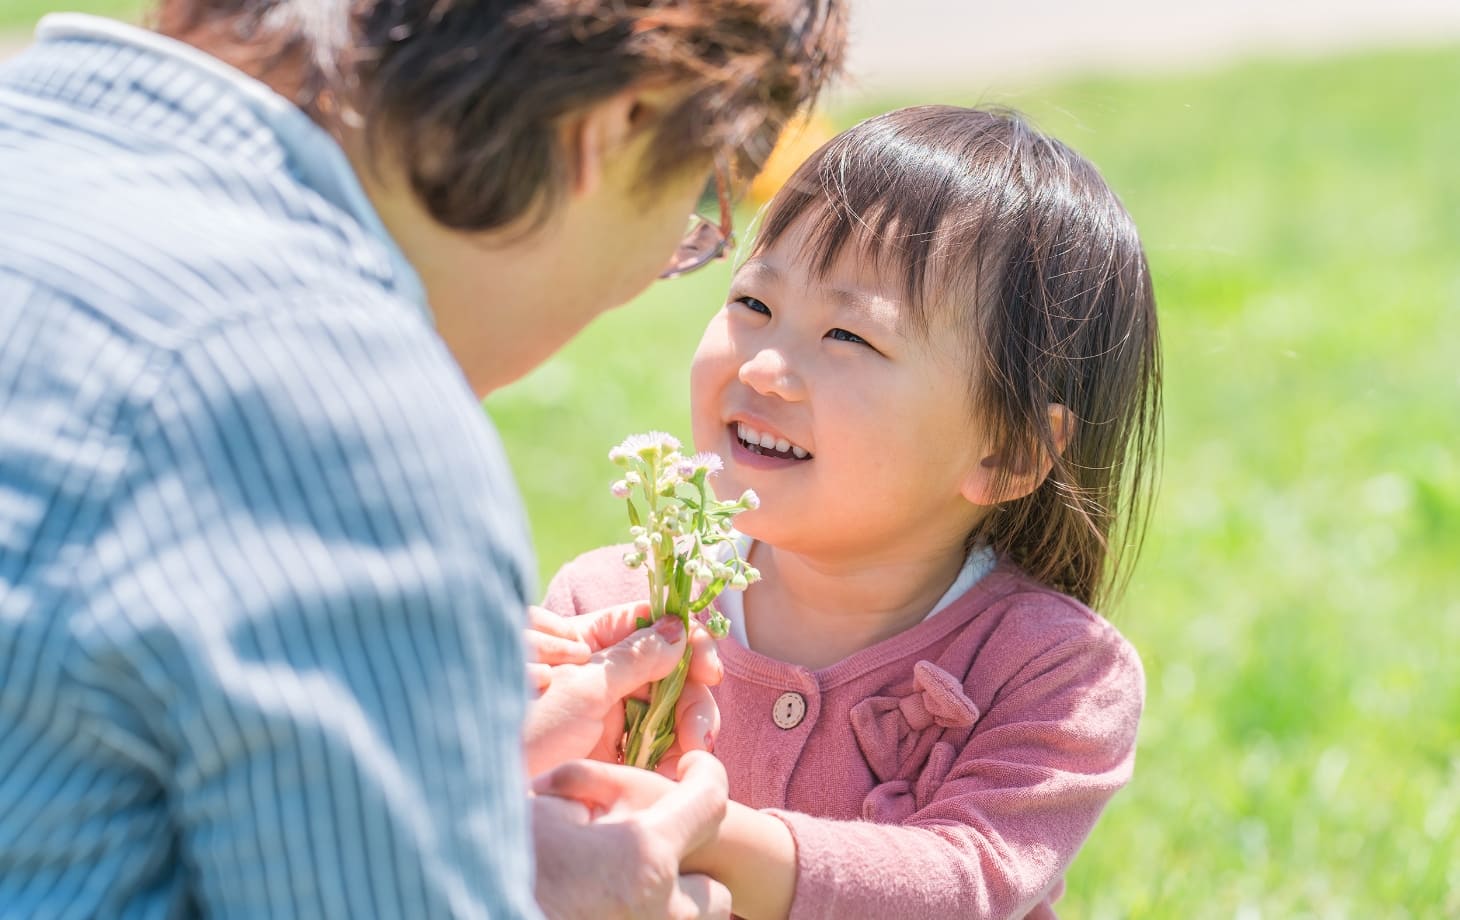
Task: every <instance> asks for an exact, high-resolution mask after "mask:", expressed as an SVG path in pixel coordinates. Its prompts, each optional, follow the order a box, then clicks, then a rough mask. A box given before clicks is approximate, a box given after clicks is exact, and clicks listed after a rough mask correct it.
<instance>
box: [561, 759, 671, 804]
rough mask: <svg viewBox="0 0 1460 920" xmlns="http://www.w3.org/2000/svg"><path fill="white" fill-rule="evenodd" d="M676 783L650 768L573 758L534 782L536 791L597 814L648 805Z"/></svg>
mask: <svg viewBox="0 0 1460 920" xmlns="http://www.w3.org/2000/svg"><path fill="white" fill-rule="evenodd" d="M673 787H674V783H673V782H672V781H671V780H668V779H665V778H664V777H662V776H659V775H657V774H655V773H650V772H649V771H648V770H641V769H639V768H638V767H627V766H623V765H620V764H609V763H600V762H599V761H596V760H570V761H568V762H567V763H565V764H562V765H561V766H558V767H554V768H553V769H551V770H549V771H548V772H546V773H543V774H541V775H540V776H538V777H536V778H534V779H533V781H532V791H533V792H535V793H537V794H538V795H551V796H557V797H558V798H563V799H572V800H573V801H575V802H580V803H582V804H583V805H585V806H587V807H588V808H589V809H590V810H591V811H592V812H593V813H594V814H595V815H599V814H603V813H606V812H610V811H612V810H613V809H614V808H615V807H617V806H624V807H628V808H644V807H646V806H648V805H651V804H653V803H654V802H655V801H656V800H658V799H660V798H661V797H662V796H664V795H665V794H666V793H667V792H668V791H669V790H670V789H671V788H673Z"/></svg>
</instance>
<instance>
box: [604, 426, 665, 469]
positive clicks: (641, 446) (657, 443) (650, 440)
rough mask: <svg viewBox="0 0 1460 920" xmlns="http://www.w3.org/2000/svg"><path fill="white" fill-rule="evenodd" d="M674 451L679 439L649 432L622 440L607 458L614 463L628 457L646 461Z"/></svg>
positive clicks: (657, 432) (632, 435) (661, 433)
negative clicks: (640, 458)
mask: <svg viewBox="0 0 1460 920" xmlns="http://www.w3.org/2000/svg"><path fill="white" fill-rule="evenodd" d="M676 450H679V439H678V438H676V437H675V436H674V435H672V434H665V433H664V432H662V431H649V432H645V433H644V434H631V435H629V436H628V437H627V438H624V441H623V443H622V444H620V445H619V446H617V447H615V448H614V449H613V450H611V451H609V452H608V458H609V459H610V460H613V461H615V462H617V461H618V460H619V459H621V458H622V459H628V458H629V457H642V458H643V459H645V460H648V459H650V458H653V457H662V456H664V455H665V454H668V453H671V452H673V451H676Z"/></svg>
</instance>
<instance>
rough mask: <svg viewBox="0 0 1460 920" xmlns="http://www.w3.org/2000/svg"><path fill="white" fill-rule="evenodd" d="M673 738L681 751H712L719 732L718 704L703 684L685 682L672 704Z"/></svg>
mask: <svg viewBox="0 0 1460 920" xmlns="http://www.w3.org/2000/svg"><path fill="white" fill-rule="evenodd" d="M674 727H675V738H676V740H677V741H678V742H679V748H680V750H682V751H713V750H714V749H715V736H716V735H718V734H719V733H720V707H718V706H716V705H715V698H714V697H713V696H711V695H710V688H708V687H706V686H705V685H704V684H695V683H687V684H685V685H684V690H683V691H682V692H681V693H680V695H679V703H678V704H677V705H676V706H675V707H674Z"/></svg>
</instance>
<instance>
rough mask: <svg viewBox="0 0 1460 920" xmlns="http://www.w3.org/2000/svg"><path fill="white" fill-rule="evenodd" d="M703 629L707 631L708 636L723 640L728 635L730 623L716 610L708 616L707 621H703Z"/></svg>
mask: <svg viewBox="0 0 1460 920" xmlns="http://www.w3.org/2000/svg"><path fill="white" fill-rule="evenodd" d="M705 629H707V630H709V633H710V635H712V636H714V637H715V638H716V639H723V638H725V637H726V636H728V635H730V621H729V620H727V619H725V614H723V613H721V612H720V611H718V610H716V611H715V612H714V613H712V614H710V618H709V619H707V620H705Z"/></svg>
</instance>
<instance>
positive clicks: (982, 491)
mask: <svg viewBox="0 0 1460 920" xmlns="http://www.w3.org/2000/svg"><path fill="white" fill-rule="evenodd" d="M1047 411H1048V413H1049V430H1050V432H1051V433H1052V434H1053V435H1054V446H1055V451H1056V455H1062V454H1064V452H1065V448H1067V447H1069V446H1070V439H1071V438H1073V437H1074V435H1075V414H1074V413H1073V412H1071V411H1070V410H1069V409H1068V408H1066V407H1065V406H1062V405H1060V404H1059V403H1050V404H1049V408H1048V409H1047ZM1025 460H1026V458H1022V457H1018V456H1015V455H1014V454H1013V453H1012V452H1011V451H1007V450H996V451H994V452H993V453H991V454H988V455H986V456H984V457H983V459H981V460H979V462H978V464H977V466H975V467H974V469H973V470H972V471H971V472H970V473H969V475H968V478H967V479H966V480H965V481H964V485H963V489H962V494H963V497H964V498H966V499H967V500H968V501H970V502H972V503H973V504H975V505H997V504H1000V503H1002V502H1011V501H1013V500H1014V499H1016V498H1023V497H1024V496H1026V495H1028V494H1029V493H1031V492H1033V491H1034V490H1035V489H1037V488H1039V486H1040V485H1041V484H1042V483H1043V482H1044V480H1045V479H1046V478H1048V477H1049V471H1050V470H1051V469H1053V468H1054V456H1052V455H1050V453H1049V452H1048V451H1046V450H1044V448H1043V447H1042V446H1039V445H1036V446H1035V455H1034V461H1033V462H1032V463H1028V462H1025Z"/></svg>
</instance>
